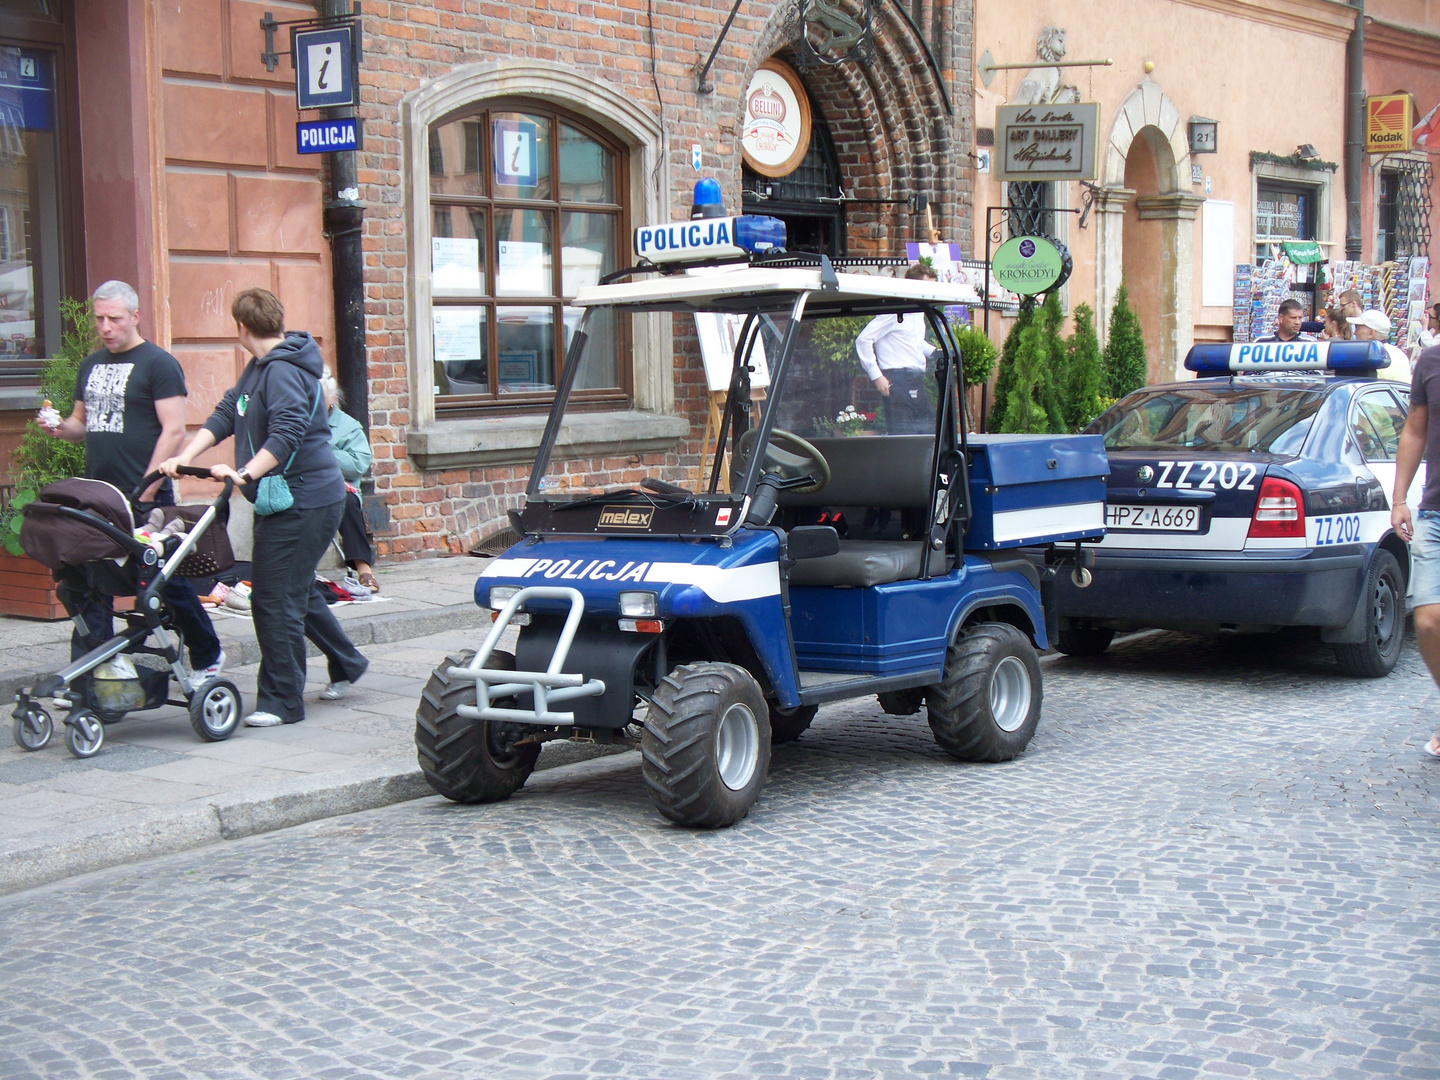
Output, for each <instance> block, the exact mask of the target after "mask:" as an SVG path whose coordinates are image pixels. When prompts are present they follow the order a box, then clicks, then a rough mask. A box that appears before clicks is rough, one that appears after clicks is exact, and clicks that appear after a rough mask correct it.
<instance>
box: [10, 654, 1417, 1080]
mask: <svg viewBox="0 0 1440 1080" xmlns="http://www.w3.org/2000/svg"><path fill="white" fill-rule="evenodd" d="M1437 711H1440V709H1437V698H1436V694H1435V691H1434V689H1433V687H1432V686H1431V685H1430V683H1429V682H1428V679H1427V678H1426V677H1425V675H1424V670H1423V667H1422V666H1421V664H1420V661H1419V659H1418V656H1417V654H1416V653H1415V650H1414V644H1413V640H1412V641H1411V642H1410V643H1409V644H1408V645H1407V650H1406V653H1405V654H1404V656H1403V657H1402V659H1401V663H1400V667H1399V668H1398V669H1397V671H1396V672H1395V674H1393V675H1392V676H1391V677H1389V678H1387V679H1385V680H1382V681H1379V682H1371V681H1364V680H1350V679H1344V678H1341V677H1340V676H1339V675H1338V674H1337V672H1336V669H1335V668H1334V666H1333V663H1332V662H1331V661H1330V659H1329V654H1328V653H1327V652H1325V651H1323V650H1321V649H1319V648H1318V647H1306V646H1303V645H1302V646H1300V647H1298V648H1297V647H1296V646H1295V645H1294V644H1293V643H1288V644H1287V643H1286V642H1283V641H1280V642H1274V641H1272V642H1266V641H1258V642H1257V641H1254V640H1239V641H1232V642H1230V643H1228V644H1227V643H1207V642H1203V641H1200V640H1198V639H1193V638H1186V637H1183V636H1179V635H1153V636H1149V637H1138V638H1134V639H1131V640H1130V641H1128V642H1125V643H1122V644H1121V645H1119V646H1117V647H1116V648H1115V649H1113V650H1112V652H1111V653H1110V654H1107V655H1106V656H1105V657H1103V658H1100V659H1098V660H1088V661H1074V660H1067V659H1060V660H1058V661H1055V662H1052V663H1047V664H1046V701H1045V713H1044V718H1043V720H1042V722H1041V726H1040V731H1039V734H1038V735H1037V737H1036V739H1035V742H1034V743H1033V744H1032V746H1031V748H1030V750H1029V751H1028V752H1027V753H1026V754H1025V755H1023V756H1022V757H1021V758H1020V759H1018V760H1016V761H1014V762H1012V763H1009V764H1006V765H999V766H963V765H959V764H957V763H954V762H952V761H950V760H949V759H947V758H945V757H944V756H943V755H942V754H941V753H940V752H939V751H938V750H937V749H936V748H935V746H934V743H933V741H932V739H931V736H930V731H929V729H928V727H927V726H926V725H925V723H924V720H923V715H922V716H917V717H909V718H893V717H886V716H884V715H883V714H882V713H881V712H880V711H879V709H878V707H877V706H876V705H875V703H874V701H873V699H870V700H869V701H866V702H861V703H854V704H849V705H843V706H837V707H830V708H827V709H825V710H823V711H822V712H821V714H820V717H819V719H818V721H817V723H816V726H815V727H814V728H813V729H812V730H811V731H810V732H808V733H807V734H806V735H805V736H804V737H802V738H801V740H800V741H799V742H798V743H796V744H793V745H790V746H784V747H780V748H777V750H776V753H775V757H774V762H773V764H772V766H771V772H770V781H769V785H768V787H767V788H766V791H765V793H764V795H763V796H762V798H761V801H760V803H759V805H758V807H757V808H756V810H755V811H754V812H753V813H752V814H751V816H750V817H749V818H748V819H747V820H746V821H744V822H742V823H741V824H740V825H738V826H736V827H735V828H733V829H731V830H728V831H723V832H716V833H696V832H687V831H684V830H681V829H677V828H673V827H670V826H668V825H666V824H665V823H664V822H663V821H662V820H661V819H660V818H659V817H658V816H657V815H655V814H654V813H653V812H652V810H651V809H650V806H649V802H648V799H647V797H646V794H645V790H644V785H643V782H642V781H641V778H640V770H639V762H638V756H637V755H635V754H625V755H620V756H615V757H609V758H604V759H600V760H596V761H592V762H587V763H585V764H582V765H579V766H574V767H571V768H569V769H564V770H560V771H559V772H556V773H540V774H536V775H535V776H534V777H533V778H532V779H531V781H530V783H529V784H528V785H527V787H525V788H524V789H522V791H521V792H520V793H519V794H518V795H517V796H516V797H515V798H513V799H512V800H511V801H509V802H507V803H504V804H500V805H497V806H490V807H457V806H452V805H449V804H446V803H444V802H442V801H441V800H439V799H424V800H420V801H418V802H412V803H407V804H404V805H400V806H395V807H391V808H388V809H384V810H378V811H373V812H370V813H366V814H360V815H353V816H350V817H346V818H340V819H334V820H330V821H326V822H318V823H315V824H312V825H308V826H303V827H300V828H296V829H291V830H288V831H286V832H281V833H276V834H272V835H268V836H264V837H258V838H255V839H252V840H248V841H242V842H237V843H234V844H230V845H227V846H225V847H223V848H212V849H208V850H200V851H196V852H192V853H188V854H185V855H179V856H174V857H172V858H169V859H165V860H160V861H156V862H151V863H147V864H142V865H138V866H131V867H125V868H120V869H117V870H110V871H105V872H102V873H98V874H94V875H91V876H89V877H86V878H80V879H74V880H71V881H68V882H63V883H60V884H58V885H55V886H51V887H47V888H45V889H40V890H35V891H32V892H29V893H25V894H20V895H16V896H12V897H9V898H6V899H4V900H0V985H3V986H4V988H5V989H4V994H3V999H0V1074H3V1075H4V1076H7V1077H11V1076H42V1077H71V1076H85V1077H89V1076H97V1077H129V1076H144V1077H152V1078H161V1077H174V1078H176V1080H183V1078H189V1077H211V1078H221V1077H227V1078H228V1077H265V1078H280V1077H336V1078H342V1077H343V1078H348V1077H356V1076H375V1077H425V1078H429V1077H471V1078H474V1077H484V1078H486V1080H510V1078H532V1077H537V1078H538V1077H559V1076H573V1077H591V1076H618V1077H636V1078H653V1080H662V1078H663V1080H681V1078H690V1077H712V1076H734V1077H762V1076H786V1077H792V1076H793V1077H845V1078H849V1077H854V1078H863V1077H898V1076H911V1075H921V1076H961V1077H991V1078H997V1080H998V1078H1004V1077H1016V1078H1028V1077H1044V1078H1062V1077H1067V1078H1068V1077H1096V1078H1099V1077H1132V1076H1138V1077H1163V1078H1176V1080H1184V1078H1188V1077H1196V1076H1201V1077H1209V1076H1234V1077H1306V1078H1314V1077H1336V1078H1349V1077H1364V1076H1390V1075H1394V1076H1405V1077H1427V1076H1428V1077H1436V1076H1440V933H1437V927H1440V860H1437V859H1436V852H1437V844H1440V808H1437V800H1436V792H1437V791H1440V766H1436V765H1434V764H1433V763H1428V762H1426V761H1424V760H1423V759H1422V756H1421V754H1420V752H1419V747H1420V744H1421V742H1422V740H1423V737H1424V735H1425V734H1426V733H1427V731H1429V730H1432V729H1433V728H1434V720H1435V716H1436V713H1437ZM1427 845H1428V846H1427Z"/></svg>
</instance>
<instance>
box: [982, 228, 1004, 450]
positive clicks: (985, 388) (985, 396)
mask: <svg viewBox="0 0 1440 1080" xmlns="http://www.w3.org/2000/svg"><path fill="white" fill-rule="evenodd" d="M1004 209H1005V208H1004V207H1003V206H987V207H986V208H985V295H984V296H982V297H981V298H980V299H981V300H982V301H983V302H984V305H985V306H984V308H983V310H984V312H985V340H986V341H989V340H990V230H991V229H992V228H993V227H994V226H992V225H991V224H990V220H991V219H990V215H991V214H993V213H994V212H995V211H996V210H1004ZM989 399H990V384H989V383H988V382H984V383H981V384H980V430H981V431H982V432H983V431H984V430H985V413H986V411H987V407H988V405H989Z"/></svg>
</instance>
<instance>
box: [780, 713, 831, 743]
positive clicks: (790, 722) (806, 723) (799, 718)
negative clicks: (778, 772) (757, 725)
mask: <svg viewBox="0 0 1440 1080" xmlns="http://www.w3.org/2000/svg"><path fill="white" fill-rule="evenodd" d="M819 711H820V706H819V705H797V706H795V708H793V709H782V708H780V706H779V705H771V706H770V745H771V746H774V745H775V744H777V743H787V742H794V741H795V740H796V739H798V738H799V737H800V736H801V735H803V734H805V732H806V731H807V730H808V729H809V727H810V724H811V723H812V722H813V721H814V719H815V714H816V713H817V712H819Z"/></svg>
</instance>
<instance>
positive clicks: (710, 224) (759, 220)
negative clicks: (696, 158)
mask: <svg viewBox="0 0 1440 1080" xmlns="http://www.w3.org/2000/svg"><path fill="white" fill-rule="evenodd" d="M785 241H786V235H785V223H784V222H783V221H781V220H780V219H779V218H772V217H765V216H763V215H758V214H744V215H741V216H739V217H729V216H727V215H726V213H725V203H724V201H723V199H722V198H721V195H720V184H719V182H718V181H716V180H713V179H709V178H706V179H704V180H701V181H699V182H698V183H697V184H696V185H695V201H694V204H693V205H692V207H691V209H690V220H689V221H674V222H671V223H669V224H668V225H645V226H642V227H641V228H638V229H636V230H635V254H636V256H637V257H639V258H641V259H644V260H645V261H647V262H650V263H654V264H656V265H664V264H670V265H672V266H676V268H677V269H678V266H677V265H676V264H684V263H690V264H696V265H707V264H711V263H717V262H731V261H737V262H738V261H740V260H744V259H748V258H749V257H750V256H751V255H769V254H773V253H774V252H777V251H784V250H785Z"/></svg>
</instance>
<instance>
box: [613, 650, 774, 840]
mask: <svg viewBox="0 0 1440 1080" xmlns="http://www.w3.org/2000/svg"><path fill="white" fill-rule="evenodd" d="M640 752H641V771H642V772H643V774H644V776H645V783H646V785H647V786H648V787H649V788H650V800H651V802H653V803H654V804H655V809H656V810H658V811H659V812H660V814H661V815H662V816H663V817H666V818H668V819H669V820H671V821H673V822H675V823H676V824H678V825H692V826H697V827H699V828H705V829H721V828H724V827H725V826H727V825H733V824H735V822H737V821H739V820H740V819H741V818H743V817H744V816H745V815H746V814H748V813H749V812H750V808H751V807H752V806H754V805H755V800H756V799H758V798H759V797H760V789H761V788H763V787H764V786H765V775H766V773H767V772H768V771H769V769H770V716H769V709H768V708H767V707H766V704H765V695H764V694H763V693H761V691H760V685H759V684H758V683H757V682H756V681H755V678H754V676H752V675H751V674H750V673H749V672H748V671H746V670H745V669H744V668H742V667H736V666H735V665H734V664H715V663H703V664H682V665H681V666H680V667H677V668H676V669H675V670H674V671H672V672H670V674H669V675H667V676H665V678H663V679H661V680H660V686H659V688H658V689H657V690H656V691H655V696H654V697H653V698H652V699H651V701H650V708H649V709H648V710H647V711H646V713H645V734H644V736H643V737H642V738H641V740H640Z"/></svg>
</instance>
